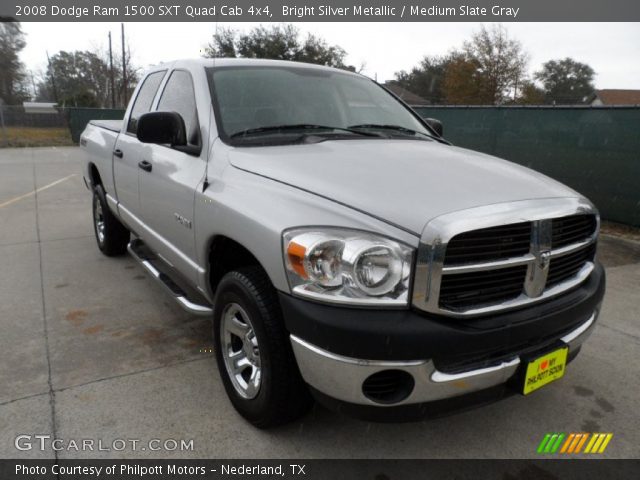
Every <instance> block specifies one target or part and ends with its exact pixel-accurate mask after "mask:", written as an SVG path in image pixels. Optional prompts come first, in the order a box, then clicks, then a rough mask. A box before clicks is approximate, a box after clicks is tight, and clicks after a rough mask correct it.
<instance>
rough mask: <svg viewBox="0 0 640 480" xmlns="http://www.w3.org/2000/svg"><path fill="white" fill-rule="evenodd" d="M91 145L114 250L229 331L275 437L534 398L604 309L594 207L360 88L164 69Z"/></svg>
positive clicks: (240, 397)
mask: <svg viewBox="0 0 640 480" xmlns="http://www.w3.org/2000/svg"><path fill="white" fill-rule="evenodd" d="M80 143H81V146H82V148H83V149H84V151H85V153H86V162H85V164H84V178H85V182H86V184H87V187H88V188H89V189H90V190H91V192H92V193H93V218H94V227H95V234H96V239H97V243H98V247H99V248H100V250H101V251H102V252H103V253H104V254H105V255H109V256H111V255H119V254H124V253H125V252H127V251H129V252H130V254H131V255H132V256H133V258H135V259H136V260H137V261H138V262H140V264H141V265H142V267H143V268H145V269H146V270H147V271H148V272H149V273H150V274H151V275H152V276H153V277H154V278H155V279H157V280H158V281H159V282H161V283H162V284H163V285H164V286H165V287H166V288H167V290H168V292H169V294H170V295H172V296H173V297H174V298H175V299H176V301H177V302H179V303H180V305H181V306H182V307H184V308H185V309H186V310H188V311H189V312H191V313H193V314H195V315H206V316H209V317H211V318H212V320H213V337H214V342H215V354H216V357H217V363H218V368H219V371H220V375H221V378H222V380H223V383H224V386H225V389H226V392H227V394H228V396H229V398H230V400H231V402H232V403H233V405H234V407H235V408H236V409H237V411H238V412H239V413H240V414H241V415H242V416H243V417H245V418H246V419H247V420H248V421H250V422H251V423H253V424H254V425H256V426H258V427H261V428H267V427H271V426H274V425H277V424H282V423H285V422H287V421H291V420H293V419H295V418H298V417H299V416H300V415H302V414H303V413H304V412H305V411H307V409H308V408H309V406H310V405H311V404H312V402H313V399H314V398H315V399H316V400H318V401H319V402H320V403H322V404H324V405H327V406H329V407H331V408H334V409H338V410H340V411H343V412H347V413H349V414H351V415H354V416H359V417H362V418H369V419H378V420H384V421H400V420H406V419H414V418H424V417H425V416H435V415H440V414H442V413H446V412H449V411H451V410H458V409H461V408H468V407H471V406H474V405H478V404H482V403H486V402H490V401H493V400H496V399H499V398H502V397H504V396H506V395H509V394H511V393H515V392H519V393H520V394H525V395H526V394H530V393H531V392H533V391H535V390H537V389H538V388H540V387H542V386H544V385H546V384H548V383H550V382H552V381H553V380H556V379H559V378H560V377H562V376H563V375H564V373H565V369H566V365H567V364H568V362H569V361H571V360H572V359H573V358H574V357H575V356H576V354H577V353H578V351H579V350H580V347H581V345H582V343H583V342H584V340H585V339H586V338H587V337H588V336H589V334H590V333H591V332H592V330H593V328H594V325H595V322H596V319H597V317H598V312H599V310H600V305H601V302H602V297H603V295H604V286H605V276H604V271H603V269H602V267H601V266H600V264H599V263H598V262H597V261H596V259H595V253H596V240H597V235H598V229H599V217H598V214H597V211H596V210H595V208H594V207H593V205H592V204H591V203H590V202H589V201H588V200H586V199H585V198H583V197H582V196H581V195H579V194H578V193H576V192H575V191H573V190H571V189H569V188H567V187H565V186H564V185H562V184H560V183H558V182H556V181H554V180H552V179H550V178H547V177H545V176H543V175H541V174H539V173H536V172H534V171H531V170H528V169H526V168H524V167H521V166H518V165H515V164H512V163H509V162H507V161H505V160H501V159H498V158H494V157H491V156H488V155H484V154H480V153H477V152H473V151H469V150H465V149H462V148H457V147H455V146H452V145H451V144H450V143H449V142H447V141H445V140H444V139H443V137H442V126H441V125H440V124H439V123H438V122H437V121H433V120H424V119H422V118H421V117H419V116H418V115H417V114H416V113H415V112H413V111H412V110H411V109H410V108H409V107H408V106H407V105H405V104H404V103H403V102H402V101H400V100H399V99H398V98H396V97H395V96H394V95H393V94H391V93H390V92H388V91H387V90H385V89H384V88H383V87H381V86H380V85H378V84H376V83H375V82H373V81H372V80H370V79H368V78H366V77H363V76H361V75H357V74H354V73H350V72H346V71H342V70H336V69H332V68H326V67H320V66H315V65H306V64H299V63H290V62H280V61H267V60H238V59H216V60H202V59H201V60H185V61H177V62H174V63H168V64H163V65H160V66H158V67H156V68H153V69H151V70H150V71H149V72H147V73H146V75H145V76H144V78H143V79H142V81H141V82H140V84H139V85H138V87H137V89H136V91H135V93H134V95H133V97H132V99H131V102H130V104H129V107H128V109H127V111H126V114H125V117H124V121H123V122H120V121H118V122H107V121H102V122H101V121H92V122H90V124H89V125H88V126H87V128H86V130H85V131H84V133H83V134H82V137H81V140H80Z"/></svg>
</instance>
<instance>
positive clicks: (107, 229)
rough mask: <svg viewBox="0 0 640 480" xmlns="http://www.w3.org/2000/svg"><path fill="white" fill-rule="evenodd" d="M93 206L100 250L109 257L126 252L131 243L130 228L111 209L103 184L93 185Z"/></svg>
mask: <svg viewBox="0 0 640 480" xmlns="http://www.w3.org/2000/svg"><path fill="white" fill-rule="evenodd" d="M92 206H93V208H92V210H93V232H94V233H95V236H96V242H97V243H98V248H99V249H100V251H101V252H102V253H104V254H105V255H106V256H108V257H114V256H116V255H122V254H124V253H126V251H127V245H128V244H129V230H127V229H126V227H125V226H124V225H122V224H121V223H120V221H119V220H118V219H117V218H116V217H115V216H114V215H113V213H111V210H109V205H108V204H107V197H106V196H105V194H104V189H103V188H102V185H96V186H94V187H93V205H92ZM101 227H102V228H101ZM99 230H101V232H100V231H99Z"/></svg>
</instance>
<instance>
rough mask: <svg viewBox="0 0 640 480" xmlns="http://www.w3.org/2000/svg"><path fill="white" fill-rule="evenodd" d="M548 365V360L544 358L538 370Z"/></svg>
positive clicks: (544, 368)
mask: <svg viewBox="0 0 640 480" xmlns="http://www.w3.org/2000/svg"><path fill="white" fill-rule="evenodd" d="M548 366H549V360H545V361H544V362H542V363H541V364H540V370H546V369H547V367H548Z"/></svg>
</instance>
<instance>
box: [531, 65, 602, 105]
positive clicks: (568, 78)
mask: <svg viewBox="0 0 640 480" xmlns="http://www.w3.org/2000/svg"><path fill="white" fill-rule="evenodd" d="M594 75H595V72H594V70H593V68H591V67H590V66H589V65H587V64H584V63H580V62H576V61H575V60H573V59H571V58H565V59H563V60H549V61H548V62H546V63H544V64H543V65H542V70H540V71H538V72H536V73H535V78H536V79H537V80H539V81H540V82H542V85H543V88H544V96H545V100H546V102H547V103H552V104H576V103H584V101H585V99H586V98H587V97H588V96H589V95H591V94H592V93H593V92H594V91H595V87H594V85H593V77H594Z"/></svg>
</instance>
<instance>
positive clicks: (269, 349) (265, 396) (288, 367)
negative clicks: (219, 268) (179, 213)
mask: <svg viewBox="0 0 640 480" xmlns="http://www.w3.org/2000/svg"><path fill="white" fill-rule="evenodd" d="M235 306H239V307H240V308H241V311H242V313H243V314H246V315H248V317H249V322H248V323H247V324H248V325H249V326H250V327H252V330H253V332H254V333H255V338H256V339H257V347H258V349H259V365H260V370H261V374H260V385H259V389H257V394H255V396H254V397H253V398H245V397H244V396H243V395H242V394H241V393H240V391H239V390H238V389H237V387H236V386H234V380H232V375H231V374H230V372H229V371H228V368H227V365H226V364H225V360H224V358H223V355H225V354H226V352H227V351H228V348H226V347H225V345H228V343H227V344H225V341H224V340H223V336H224V334H223V331H222V326H223V314H225V313H226V312H229V311H230V309H231V308H234V309H235V308H236V307H235ZM213 330H214V341H215V347H216V348H215V349H214V350H215V352H216V360H217V362H218V370H219V371H220V376H221V378H222V382H223V384H224V387H225V390H226V392H227V395H228V396H229V399H230V400H231V403H232V404H233V406H234V407H235V409H236V410H237V411H238V413H240V415H242V416H243V417H244V418H245V419H246V420H248V421H249V422H250V423H252V424H253V425H255V426H256V427H258V428H270V427H275V426H277V425H282V424H285V423H288V422H291V421H293V420H295V419H297V418H299V417H301V416H302V415H304V414H305V413H306V412H307V411H308V410H309V408H310V407H311V405H312V404H313V400H312V398H311V395H310V394H309V391H308V389H307V386H306V385H305V383H304V381H303V380H302V377H301V375H300V371H299V370H298V365H297V363H296V361H295V357H294V354H293V351H292V349H291V344H290V341H289V335H288V332H287V331H286V329H285V328H284V322H283V320H282V313H281V310H280V305H279V303H278V298H277V295H276V291H275V289H274V287H273V285H272V284H271V282H270V280H269V278H268V276H267V275H266V273H265V272H264V270H262V269H261V268H259V267H247V268H243V269H240V270H237V271H232V272H229V273H227V274H226V275H225V276H224V277H223V278H222V280H221V281H220V284H219V285H218V288H217V294H216V298H215V301H214V311H213ZM237 338H240V337H237ZM239 349H240V350H242V349H243V347H240V348H239Z"/></svg>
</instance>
